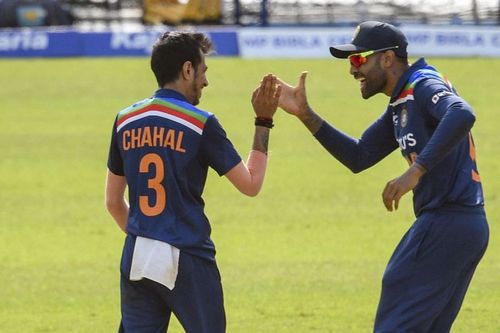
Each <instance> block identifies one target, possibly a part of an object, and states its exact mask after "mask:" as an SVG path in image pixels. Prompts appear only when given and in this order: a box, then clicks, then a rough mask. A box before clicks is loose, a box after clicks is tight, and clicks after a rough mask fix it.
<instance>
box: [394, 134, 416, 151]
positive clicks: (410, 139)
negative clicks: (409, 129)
mask: <svg viewBox="0 0 500 333" xmlns="http://www.w3.org/2000/svg"><path fill="white" fill-rule="evenodd" d="M398 144H399V147H400V148H401V149H402V150H405V149H406V148H407V147H415V146H416V145H417V140H416V139H415V136H414V134H413V133H407V134H405V135H403V136H402V137H400V138H398Z"/></svg>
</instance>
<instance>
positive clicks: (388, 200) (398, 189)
mask: <svg viewBox="0 0 500 333" xmlns="http://www.w3.org/2000/svg"><path fill="white" fill-rule="evenodd" d="M425 172H426V170H425V169H424V168H423V167H422V166H420V165H418V164H417V163H413V165H412V166H411V167H410V168H409V169H408V170H406V172H405V173H403V174H402V175H401V176H399V177H398V178H395V179H393V180H391V181H389V182H387V184H386V185H385V188H384V191H383V192H382V201H383V202H384V206H385V208H386V209H387V210H388V211H389V212H392V211H393V210H397V209H398V207H399V200H400V199H401V197H402V196H403V195H405V194H406V193H408V192H409V191H411V190H413V189H414V188H415V187H416V186H417V184H418V181H419V180H420V177H422V176H423V175H424V174H425Z"/></svg>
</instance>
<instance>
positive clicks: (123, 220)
mask: <svg viewBox="0 0 500 333" xmlns="http://www.w3.org/2000/svg"><path fill="white" fill-rule="evenodd" d="M106 207H107V209H108V212H109V214H110V215H111V216H112V217H113V219H114V220H115V222H116V224H118V226H119V227H120V229H121V230H123V232H125V233H126V227H127V220H128V213H129V207H128V204H127V202H126V201H125V199H123V200H122V201H118V202H108V203H107V204H106Z"/></svg>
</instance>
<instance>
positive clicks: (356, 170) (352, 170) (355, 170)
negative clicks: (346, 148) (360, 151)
mask: <svg viewBox="0 0 500 333" xmlns="http://www.w3.org/2000/svg"><path fill="white" fill-rule="evenodd" d="M349 170H351V172H352V173H354V174H357V173H360V172H361V171H363V170H364V169H363V168H360V167H350V168H349Z"/></svg>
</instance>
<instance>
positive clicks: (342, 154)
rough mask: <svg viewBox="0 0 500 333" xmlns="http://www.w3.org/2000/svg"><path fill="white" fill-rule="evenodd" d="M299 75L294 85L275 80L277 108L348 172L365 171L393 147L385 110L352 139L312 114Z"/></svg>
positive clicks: (394, 144) (390, 127)
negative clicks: (298, 123)
mask: <svg viewBox="0 0 500 333" xmlns="http://www.w3.org/2000/svg"><path fill="white" fill-rule="evenodd" d="M306 77H307V72H303V73H302V74H301V75H300V78H299V83H298V84H297V86H296V87H293V86H291V85H289V84H288V83H286V82H283V81H281V80H279V79H278V82H279V83H280V84H281V86H282V87H283V88H282V93H281V97H280V99H279V107H281V108H282V109H283V110H285V111H286V112H287V113H289V114H291V115H294V116H296V117H297V118H299V119H300V120H301V121H302V123H303V124H304V125H305V126H306V127H307V128H308V129H309V131H310V132H311V133H312V134H313V135H314V137H315V138H316V139H317V140H318V141H319V143H320V144H321V145H322V146H323V147H324V148H325V149H326V150H327V151H328V152H329V153H330V154H331V155H332V156H333V157H335V158H336V159H337V160H338V161H339V162H341V163H342V164H344V165H345V166H346V167H347V168H349V169H350V170H351V171H352V172H355V173H357V172H360V171H362V170H365V169H367V168H369V167H371V166H372V165H374V164H375V163H377V162H378V161H380V160H381V159H383V158H384V157H385V156H387V155H388V154H389V153H390V152H392V151H393V150H394V149H396V148H397V142H396V141H395V140H394V136H393V134H392V131H393V130H392V118H391V115H390V114H388V113H387V112H386V113H384V114H383V115H382V117H381V118H380V119H378V120H376V121H375V122H374V123H373V124H372V125H370V127H368V128H367V129H366V131H365V132H364V133H363V135H362V136H361V138H360V139H356V138H353V137H351V136H349V135H347V134H345V133H343V132H341V131H339V130H338V129H336V128H335V127H333V126H331V125H330V124H329V123H328V122H326V121H324V120H323V119H322V118H321V117H320V116H319V115H318V114H316V113H315V112H314V111H313V110H312V108H311V107H310V106H309V104H308V102H307V94H306V87H305V81H306Z"/></svg>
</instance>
